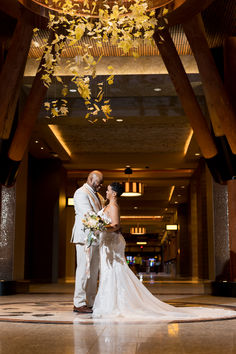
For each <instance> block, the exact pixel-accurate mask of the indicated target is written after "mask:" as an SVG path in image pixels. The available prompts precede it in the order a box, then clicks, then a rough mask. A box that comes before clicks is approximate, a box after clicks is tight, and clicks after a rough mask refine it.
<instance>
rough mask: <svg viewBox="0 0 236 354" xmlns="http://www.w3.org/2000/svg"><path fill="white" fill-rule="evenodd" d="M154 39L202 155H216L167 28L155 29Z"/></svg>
mask: <svg viewBox="0 0 236 354" xmlns="http://www.w3.org/2000/svg"><path fill="white" fill-rule="evenodd" d="M160 36H161V37H160ZM154 40H155V42H156V45H157V46H158V49H159V51H160V53H161V56H162V59H163V61H164V63H165V65H166V68H167V70H168V72H169V74H170V77H171V79H172V82H173V84H174V86H175V89H176V92H177V94H178V96H179V98H180V101H181V103H182V106H183V109H184V111H185V113H186V116H187V117H188V119H189V121H190V124H191V126H192V128H193V131H194V135H195V138H196V141H197V143H198V145H199V147H200V149H201V152H202V155H203V156H204V157H205V158H207V159H209V158H212V157H214V156H216V155H217V149H216V146H215V143H214V141H213V138H212V136H211V134H210V131H209V129H208V125H207V122H206V120H205V117H204V116H203V114H202V111H201V109H200V106H199V104H198V102H197V99H196V97H195V94H194V91H193V89H192V86H191V84H190V82H189V79H188V77H187V74H186V72H185V70H184V67H183V65H182V63H181V60H180V58H179V56H178V53H177V50H176V48H175V45H174V43H173V41H172V39H171V36H170V33H169V31H168V29H167V28H165V29H164V30H162V31H160V32H158V31H156V32H155V34H154Z"/></svg>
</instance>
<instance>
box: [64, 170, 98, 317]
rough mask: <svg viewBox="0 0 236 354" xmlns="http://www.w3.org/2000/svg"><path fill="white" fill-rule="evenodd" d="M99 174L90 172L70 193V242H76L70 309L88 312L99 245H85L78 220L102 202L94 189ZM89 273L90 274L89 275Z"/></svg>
mask: <svg viewBox="0 0 236 354" xmlns="http://www.w3.org/2000/svg"><path fill="white" fill-rule="evenodd" d="M102 183H103V175H102V173H101V172H100V171H92V172H91V173H90V174H89V175H88V178H87V183H85V184H84V185H83V186H82V187H81V188H79V189H77V190H76V192H75V194H74V207H75V224H74V227H73V230H72V237H71V242H73V243H75V245H76V259H77V269H76V276H75V292H74V312H78V313H92V312H93V311H92V309H91V308H92V306H93V303H94V299H95V296H96V290H97V280H98V267H99V246H98V245H92V246H90V248H89V249H88V248H87V246H86V245H85V241H86V236H87V234H86V233H85V232H84V230H83V222H82V219H83V218H84V215H85V214H86V213H87V212H88V211H94V212H95V213H97V212H98V211H99V210H101V209H102V207H103V204H104V199H103V197H102V196H101V195H100V194H98V193H97V192H98V191H99V189H100V188H101V187H102ZM89 273H90V275H89Z"/></svg>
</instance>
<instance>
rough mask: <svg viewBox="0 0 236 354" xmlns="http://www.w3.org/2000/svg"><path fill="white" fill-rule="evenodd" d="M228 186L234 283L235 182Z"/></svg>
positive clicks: (235, 278) (231, 274)
mask: <svg viewBox="0 0 236 354" xmlns="http://www.w3.org/2000/svg"><path fill="white" fill-rule="evenodd" d="M227 184H228V208H229V246H230V280H231V281H236V180H234V179H233V180H230V181H228V182H227Z"/></svg>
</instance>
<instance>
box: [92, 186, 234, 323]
mask: <svg viewBox="0 0 236 354" xmlns="http://www.w3.org/2000/svg"><path fill="white" fill-rule="evenodd" d="M122 192H123V186H122V185H121V184H120V183H117V182H114V183H111V184H110V185H109V186H108V188H107V191H106V197H107V199H108V200H109V204H108V206H106V207H105V208H104V209H102V210H101V211H100V212H99V213H100V215H101V214H104V216H106V218H108V219H109V222H110V224H109V225H108V226H107V227H106V231H104V232H102V233H101V239H100V281H99V288H98V292H97V295H96V298H95V302H94V306H93V315H92V316H93V318H95V319H96V318H104V319H113V320H114V319H118V320H119V321H122V319H123V320H125V319H126V320H127V319H128V320H131V321H133V320H144V319H145V320H146V319H148V320H155V321H158V322H159V321H174V320H190V319H191V320H193V319H198V320H199V319H204V318H205V319H206V318H217V317H235V316H236V313H235V312H234V311H227V310H219V309H208V308H199V307H198V308H180V307H179V308H176V307H174V306H171V305H168V304H166V303H164V302H162V301H160V300H158V299H157V298H156V297H155V296H153V295H152V294H151V293H150V292H149V291H148V290H147V288H146V287H145V286H144V285H143V284H142V283H141V282H140V281H139V279H138V278H137V277H136V276H135V275H134V273H133V272H132V271H131V270H130V269H129V267H128V265H127V263H126V259H125V240H124V237H123V236H122V234H121V233H120V208H119V205H118V198H119V197H120V195H121V194H122Z"/></svg>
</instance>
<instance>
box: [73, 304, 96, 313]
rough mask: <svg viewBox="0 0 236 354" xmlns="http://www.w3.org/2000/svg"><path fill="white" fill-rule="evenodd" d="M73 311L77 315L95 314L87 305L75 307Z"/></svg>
mask: <svg viewBox="0 0 236 354" xmlns="http://www.w3.org/2000/svg"><path fill="white" fill-rule="evenodd" d="M73 311H74V312H77V313H93V310H92V309H91V308H89V307H88V306H86V305H84V306H80V307H76V306H74V309H73Z"/></svg>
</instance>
